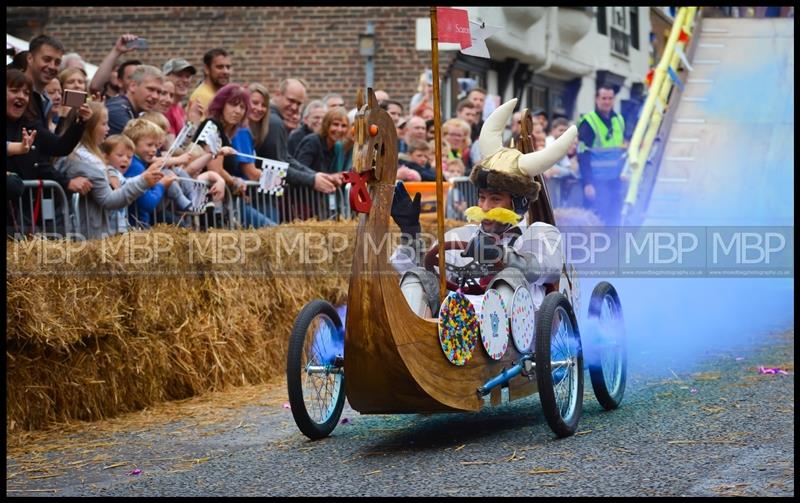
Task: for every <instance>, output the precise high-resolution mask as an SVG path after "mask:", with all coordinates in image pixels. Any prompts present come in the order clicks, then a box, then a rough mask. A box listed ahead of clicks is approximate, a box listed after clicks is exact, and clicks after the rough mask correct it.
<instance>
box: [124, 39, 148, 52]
mask: <svg viewBox="0 0 800 503" xmlns="http://www.w3.org/2000/svg"><path fill="white" fill-rule="evenodd" d="M126 45H127V46H128V47H130V48H131V49H139V50H140V51H146V50H147V49H148V48H149V46H148V44H147V39H144V38H137V39H135V40H131V41H130V42H128V43H127V44H126Z"/></svg>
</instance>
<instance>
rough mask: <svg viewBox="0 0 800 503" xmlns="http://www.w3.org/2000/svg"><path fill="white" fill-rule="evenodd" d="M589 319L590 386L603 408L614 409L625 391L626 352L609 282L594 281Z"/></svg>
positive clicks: (618, 308)
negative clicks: (590, 330)
mask: <svg viewBox="0 0 800 503" xmlns="http://www.w3.org/2000/svg"><path fill="white" fill-rule="evenodd" d="M589 323H590V324H591V326H592V332H593V333H592V336H591V337H590V338H589V339H588V340H587V344H586V354H587V357H588V359H589V377H590V378H591V380H592V388H593V389H594V394H595V396H596V397H597V401H598V402H600V405H602V406H603V408H605V409H606V410H612V409H616V408H617V407H619V404H620V403H621V402H622V395H623V394H624V393H625V381H626V376H627V368H628V352H627V347H626V341H625V324H624V322H623V318H622V305H621V304H620V301H619V296H618V295H617V291H616V289H614V287H613V286H612V285H611V283H608V282H606V281H603V282H601V283H598V285H597V286H596V287H595V288H594V290H593V291H592V298H591V300H590V301H589Z"/></svg>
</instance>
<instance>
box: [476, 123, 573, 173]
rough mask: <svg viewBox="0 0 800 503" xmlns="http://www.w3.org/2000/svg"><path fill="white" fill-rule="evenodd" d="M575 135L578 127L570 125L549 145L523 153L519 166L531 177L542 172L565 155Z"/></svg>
mask: <svg viewBox="0 0 800 503" xmlns="http://www.w3.org/2000/svg"><path fill="white" fill-rule="evenodd" d="M481 136H483V134H481ZM577 136H578V128H576V127H575V125H572V126H570V127H569V129H567V130H566V131H564V134H562V135H561V136H559V137H558V139H557V140H556V141H554V142H553V143H551V144H550V146H549V147H547V148H545V149H544V150H540V151H538V152H531V153H529V154H524V155H523V156H522V157H520V159H519V168H520V169H521V170H522V171H524V172H525V173H527V174H528V176H530V177H531V178H533V177H534V176H536V175H540V174H542V173H544V172H545V171H547V170H548V169H550V168H552V167H553V165H554V164H555V163H557V162H558V161H559V160H560V159H562V158H563V157H564V156H565V155H567V152H568V151H569V148H570V146H572V143H573V142H574V141H575V138H576V137H577ZM481 152H483V144H481Z"/></svg>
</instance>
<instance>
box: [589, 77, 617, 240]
mask: <svg viewBox="0 0 800 503" xmlns="http://www.w3.org/2000/svg"><path fill="white" fill-rule="evenodd" d="M614 95H615V93H614V89H613V88H612V87H611V86H609V85H606V84H603V85H600V87H598V88H597V93H596V95H595V109H594V111H592V112H590V113H588V114H585V115H584V116H583V117H581V120H580V121H579V123H578V165H579V167H580V172H581V182H582V183H583V195H584V206H585V207H586V208H587V209H590V210H592V211H594V213H596V214H597V216H598V217H600V218H601V219H602V220H603V223H604V224H605V225H609V226H612V225H618V224H619V219H620V212H621V211H622V199H623V194H622V190H623V185H624V184H623V183H622V180H621V179H620V175H621V174H622V170H623V168H624V167H625V153H626V151H625V146H626V143H627V142H626V139H625V138H623V134H624V132H625V120H624V119H623V118H622V115H620V114H618V113H616V112H615V111H614Z"/></svg>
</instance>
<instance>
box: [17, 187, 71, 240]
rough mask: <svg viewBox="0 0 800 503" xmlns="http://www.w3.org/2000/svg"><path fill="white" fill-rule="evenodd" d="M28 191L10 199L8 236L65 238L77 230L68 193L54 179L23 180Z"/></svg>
mask: <svg viewBox="0 0 800 503" xmlns="http://www.w3.org/2000/svg"><path fill="white" fill-rule="evenodd" d="M23 185H24V186H25V191H24V192H23V194H22V196H20V197H19V198H18V199H16V200H8V208H7V212H6V235H10V236H13V237H15V238H17V239H19V238H24V237H26V236H32V235H44V236H45V237H56V238H61V237H65V236H67V235H69V234H71V233H73V232H74V227H73V221H72V220H71V219H70V214H69V204H68V200H67V194H66V192H64V189H63V187H61V185H60V184H59V183H58V182H56V181H54V180H23Z"/></svg>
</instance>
